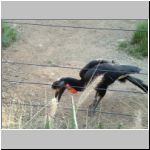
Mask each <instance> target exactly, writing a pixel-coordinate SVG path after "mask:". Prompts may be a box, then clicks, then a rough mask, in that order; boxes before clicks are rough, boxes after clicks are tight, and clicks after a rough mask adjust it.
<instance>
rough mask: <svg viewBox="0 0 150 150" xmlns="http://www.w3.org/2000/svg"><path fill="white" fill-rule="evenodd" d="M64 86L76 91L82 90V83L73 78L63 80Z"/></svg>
mask: <svg viewBox="0 0 150 150" xmlns="http://www.w3.org/2000/svg"><path fill="white" fill-rule="evenodd" d="M65 82H66V84H68V85H69V86H71V87H72V88H74V89H75V90H77V91H83V90H84V81H82V80H79V79H75V78H66V79H65Z"/></svg>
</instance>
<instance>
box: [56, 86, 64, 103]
mask: <svg viewBox="0 0 150 150" xmlns="http://www.w3.org/2000/svg"><path fill="white" fill-rule="evenodd" d="M64 91H65V87H62V88H58V89H56V92H55V98H57V99H58V102H59V101H60V99H61V96H62V94H63V93H64Z"/></svg>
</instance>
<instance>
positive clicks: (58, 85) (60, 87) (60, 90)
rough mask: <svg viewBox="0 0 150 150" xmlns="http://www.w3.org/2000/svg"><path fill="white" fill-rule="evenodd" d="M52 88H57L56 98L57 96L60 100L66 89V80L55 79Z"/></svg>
mask: <svg viewBox="0 0 150 150" xmlns="http://www.w3.org/2000/svg"><path fill="white" fill-rule="evenodd" d="M52 89H54V90H55V98H57V99H58V102H59V101H60V98H61V96H62V94H63V93H64V91H65V89H66V87H65V83H64V81H55V82H54V83H53V85H52Z"/></svg>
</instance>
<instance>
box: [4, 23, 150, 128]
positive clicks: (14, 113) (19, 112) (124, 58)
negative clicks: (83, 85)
mask: <svg viewBox="0 0 150 150" xmlns="http://www.w3.org/2000/svg"><path fill="white" fill-rule="evenodd" d="M14 21H16V22H17V21H18V22H30V23H42V24H53V25H72V26H86V27H107V28H125V29H134V28H135V26H136V23H137V22H138V20H14ZM14 27H15V28H16V29H17V31H18V40H17V41H16V42H15V43H14V44H12V45H11V46H10V47H9V48H7V49H5V50H2V60H7V61H15V62H25V63H35V64H51V63H56V64H60V65H64V66H71V67H82V66H84V65H85V64H86V63H87V62H89V61H90V60H92V59H97V58H101V59H108V60H115V61H116V62H118V63H120V64H130V65H136V66H138V67H140V68H142V72H147V71H148V70H147V69H148V60H147V58H145V59H142V60H139V59H135V58H133V57H131V56H129V55H127V54H126V53H125V52H122V51H118V50H117V44H118V41H119V40H121V39H129V38H130V37H131V35H132V32H124V31H106V30H86V29H71V28H52V27H44V26H43V27H40V26H30V25H16V24H14ZM78 73H79V71H78V70H71V69H60V68H46V67H35V66H22V65H10V64H2V79H9V80H16V81H32V82H44V83H52V82H53V81H55V80H56V79H57V78H59V77H65V76H70V77H76V78H79V75H78ZM136 76H137V77H138V78H140V79H142V80H144V82H145V83H147V82H148V79H147V76H144V75H136ZM110 89H123V90H133V91H140V90H139V89H138V88H137V87H135V86H134V85H132V84H130V83H126V84H121V83H118V82H116V83H115V84H114V85H112V86H111V87H110ZM80 95H81V93H78V94H77V95H75V96H74V100H75V102H78V99H79V97H80ZM53 96H54V92H53V91H52V90H51V88H50V86H39V85H27V84H10V83H5V82H3V83H2V100H3V102H11V101H15V102H20V103H30V104H45V103H47V102H48V101H49V100H50V99H51V98H52V97H53ZM93 96H94V93H92V94H90V96H89V98H88V99H87V101H86V102H85V103H84V104H83V105H82V107H84V108H87V107H88V105H89V104H90V103H91V101H92V100H93ZM59 106H60V107H70V106H71V96H70V95H69V94H68V93H67V92H66V93H65V94H64V96H63V97H62V99H61V102H60V104H59ZM147 108H148V98H147V95H142V94H133V93H119V92H110V91H109V92H107V94H106V96H105V97H104V99H103V101H102V103H101V111H104V112H116V113H124V114H132V115H137V114H139V115H137V117H129V116H119V115H110V114H105V113H96V115H95V116H94V117H87V112H86V111H85V112H79V113H78V115H77V117H78V124H79V128H147V126H148V125H147V123H148V119H147V113H148V111H147ZM39 109H40V107H30V106H18V105H17V106H14V105H11V107H10V105H6V104H3V128H19V127H20V128H21V126H22V124H24V123H25V122H26V121H28V120H30V119H31V118H32V116H33V115H34V114H35V113H36V112H37V111H38V110H39ZM45 113H46V111H45V112H44V111H43V112H42V114H41V115H40V114H39V115H38V116H37V117H36V118H35V119H34V120H33V121H32V123H31V124H29V125H28V126H27V127H26V128H43V127H44V123H45V116H43V114H45ZM10 114H11V115H10ZM20 116H22V117H21V119H19V118H20ZM70 117H71V110H66V109H63V108H59V109H58V111H57V113H56V116H55V119H54V122H55V123H54V124H55V126H54V128H67V127H68V126H69V125H68V124H69V120H70ZM139 120H141V122H140V121H139ZM11 122H12V123H11ZM19 122H21V123H19ZM137 122H140V123H139V124H138V125H137Z"/></svg>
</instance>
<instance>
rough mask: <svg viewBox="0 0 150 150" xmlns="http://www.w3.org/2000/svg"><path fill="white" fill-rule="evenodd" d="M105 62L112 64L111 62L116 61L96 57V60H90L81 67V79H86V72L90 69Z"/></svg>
mask: <svg viewBox="0 0 150 150" xmlns="http://www.w3.org/2000/svg"><path fill="white" fill-rule="evenodd" d="M104 63H110V64H111V63H114V61H111V62H110V61H107V60H100V59H96V60H92V61H90V62H89V63H88V64H87V65H85V66H84V67H83V68H82V69H81V71H80V73H79V75H80V77H81V79H84V77H85V74H86V73H87V72H88V71H89V70H90V69H92V68H94V67H96V66H97V65H98V64H104Z"/></svg>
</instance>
